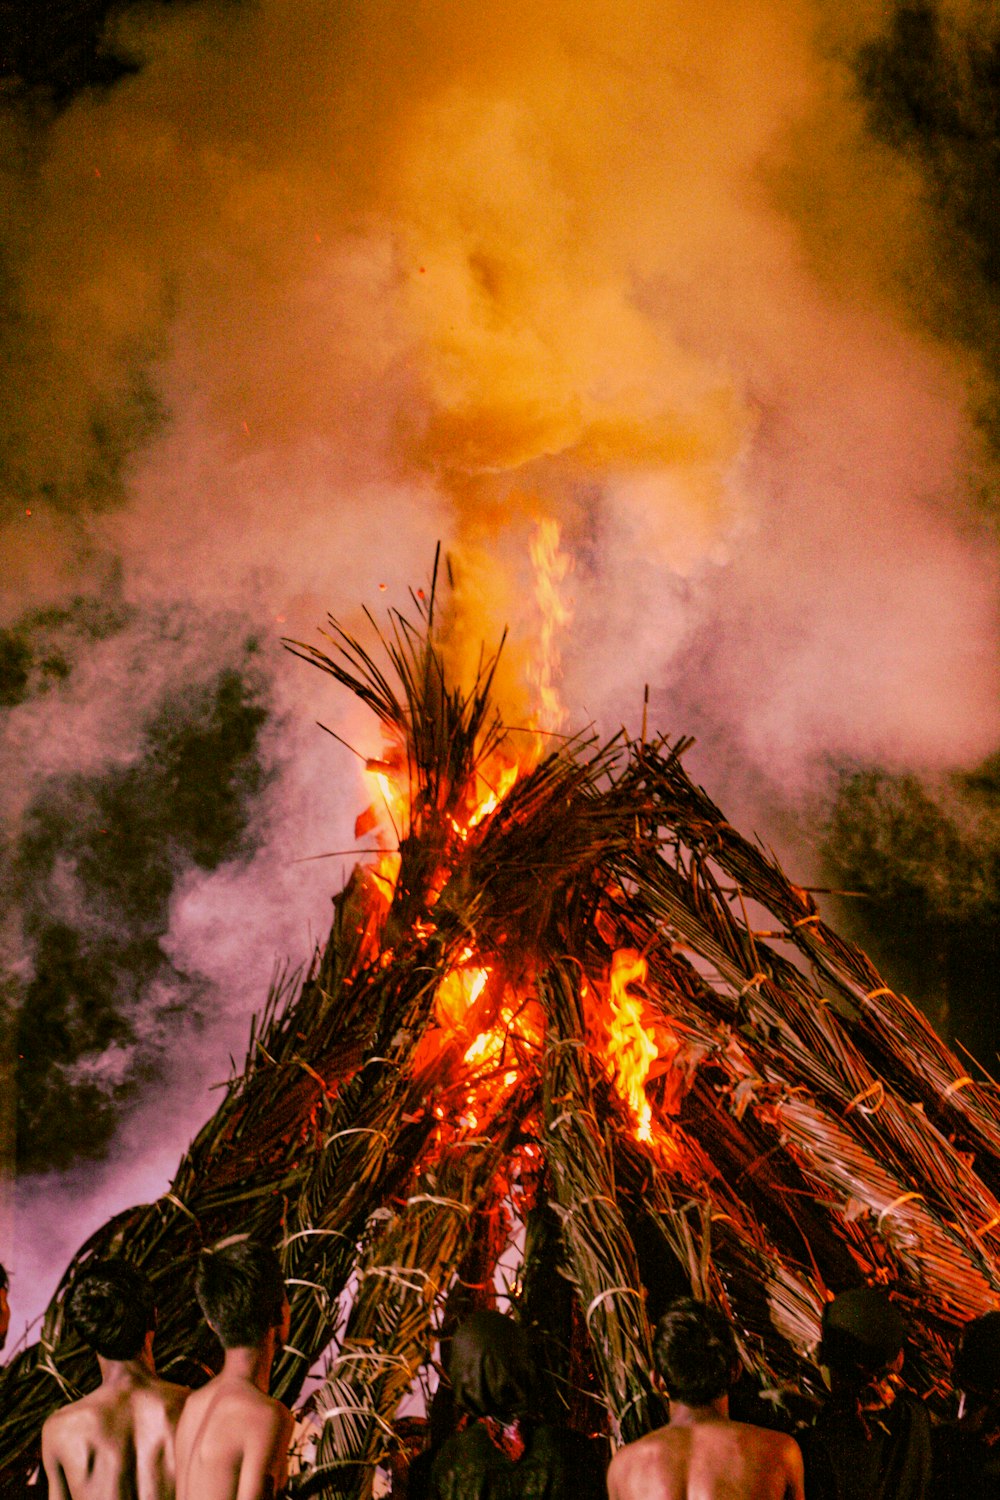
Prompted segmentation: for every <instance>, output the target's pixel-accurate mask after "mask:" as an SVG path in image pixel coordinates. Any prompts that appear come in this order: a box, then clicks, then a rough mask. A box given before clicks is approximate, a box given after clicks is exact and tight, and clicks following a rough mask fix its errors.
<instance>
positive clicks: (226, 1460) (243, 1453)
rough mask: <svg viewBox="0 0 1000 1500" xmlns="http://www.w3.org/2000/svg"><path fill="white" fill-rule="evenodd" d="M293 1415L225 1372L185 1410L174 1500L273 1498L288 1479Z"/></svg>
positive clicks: (242, 1379) (247, 1382) (249, 1381)
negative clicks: (175, 1497)
mask: <svg viewBox="0 0 1000 1500" xmlns="http://www.w3.org/2000/svg"><path fill="white" fill-rule="evenodd" d="M292 1428H293V1420H292V1415H291V1412H289V1411H288V1410H287V1408H286V1407H284V1406H282V1404H281V1402H280V1401H275V1400H273V1399H272V1397H270V1396H266V1395H265V1394H264V1393H263V1391H261V1390H260V1389H259V1388H258V1387H257V1385H256V1384H255V1383H254V1381H253V1380H252V1379H248V1378H246V1377H244V1376H243V1375H238V1374H227V1372H226V1371H225V1370H224V1371H223V1373H222V1374H221V1375H217V1376H216V1378H215V1379H214V1380H211V1381H209V1383H208V1385H206V1386H203V1387H202V1389H201V1390H200V1391H195V1393H194V1395H193V1396H191V1398H190V1400H189V1401H188V1404H187V1406H186V1408H185V1410H184V1416H183V1417H182V1419H181V1424H180V1428H179V1429H178V1433H177V1500H273V1497H274V1496H276V1495H279V1494H280V1493H281V1490H282V1489H283V1487H284V1485H285V1481H286V1479H287V1477H288V1445H289V1442H290V1441H291V1437H292Z"/></svg>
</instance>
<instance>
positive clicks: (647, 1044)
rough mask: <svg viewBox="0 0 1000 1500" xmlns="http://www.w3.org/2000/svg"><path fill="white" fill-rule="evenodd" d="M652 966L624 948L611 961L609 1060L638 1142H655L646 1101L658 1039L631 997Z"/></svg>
mask: <svg viewBox="0 0 1000 1500" xmlns="http://www.w3.org/2000/svg"><path fill="white" fill-rule="evenodd" d="M647 969H648V965H647V963H646V960H645V959H644V958H643V957H642V955H641V954H639V953H636V952H635V950H634V949H633V948H620V949H619V950H618V952H617V953H616V954H615V956H614V958H613V959H612V960H611V986H610V990H609V992H608V1004H609V1006H610V1009H611V1020H610V1021H609V1023H608V1060H609V1063H610V1065H611V1070H612V1076H613V1078H614V1083H615V1087H616V1088H617V1090H618V1092H619V1093H620V1094H621V1096H622V1098H623V1099H624V1100H625V1102H626V1103H627V1104H628V1106H629V1108H630V1109H631V1111H632V1113H633V1115H634V1116H635V1121H636V1131H635V1134H636V1139H637V1140H640V1141H651V1140H652V1139H653V1111H652V1107H651V1106H650V1103H649V1101H648V1099H647V1098H646V1079H647V1078H648V1076H649V1070H650V1067H651V1066H652V1064H653V1061H654V1059H655V1058H656V1056H657V1053H658V1048H657V1045H656V1038H655V1036H654V1035H653V1033H652V1031H647V1029H646V1027H645V1026H644V1025H643V1003H642V1001H641V1000H640V999H639V997H638V996H636V995H631V994H629V989H628V987H629V985H630V984H644V983H645V980H646V973H647Z"/></svg>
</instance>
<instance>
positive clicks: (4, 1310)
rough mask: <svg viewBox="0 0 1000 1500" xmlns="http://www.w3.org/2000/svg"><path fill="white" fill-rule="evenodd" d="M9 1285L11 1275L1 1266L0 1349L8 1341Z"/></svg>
mask: <svg viewBox="0 0 1000 1500" xmlns="http://www.w3.org/2000/svg"><path fill="white" fill-rule="evenodd" d="M9 1287H10V1277H9V1276H8V1275H7V1272H6V1269H5V1268H4V1267H3V1266H0V1349H2V1348H3V1346H4V1344H6V1342H7V1330H8V1328H9V1327H10V1303H9V1302H8V1301H7V1291H8V1288H9Z"/></svg>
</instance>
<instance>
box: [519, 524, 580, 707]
mask: <svg viewBox="0 0 1000 1500" xmlns="http://www.w3.org/2000/svg"><path fill="white" fill-rule="evenodd" d="M559 535H560V533H559V523H558V522H557V521H553V520H547V519H543V520H541V521H539V523H538V530H537V531H536V533H535V535H534V537H533V538H532V540H531V542H530V544H529V548H530V553H531V564H532V567H533V568H534V570H535V600H536V603H537V604H538V609H539V612H540V614H541V617H542V628H541V631H540V634H539V640H538V651H537V653H536V657H535V661H534V662H533V663H532V665H531V666H530V667H529V669H528V677H529V680H530V681H531V683H532V684H533V686H534V688H535V691H536V692H537V694H538V727H539V728H540V729H548V730H559V729H562V727H563V725H564V724H565V722H566V710H565V708H564V707H563V705H562V701H561V700H560V697H559V689H558V686H557V683H558V681H559V676H560V668H561V658H560V655H559V649H558V647H557V645H556V639H557V637H558V634H559V632H560V631H561V630H563V629H565V627H566V626H567V625H568V624H569V622H570V620H571V619H572V611H571V610H570V608H569V606H568V605H567V604H566V602H565V600H564V599H563V598H562V596H561V594H560V584H562V583H563V582H564V581H565V579H566V575H567V574H568V573H569V570H570V566H571V563H572V559H571V558H570V556H569V554H568V553H566V552H560V550H559Z"/></svg>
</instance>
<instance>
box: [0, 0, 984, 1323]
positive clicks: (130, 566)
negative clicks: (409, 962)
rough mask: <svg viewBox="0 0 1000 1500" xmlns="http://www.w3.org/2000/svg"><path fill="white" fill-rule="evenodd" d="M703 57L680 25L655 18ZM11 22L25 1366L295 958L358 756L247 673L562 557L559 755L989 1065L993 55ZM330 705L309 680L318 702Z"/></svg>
mask: <svg viewBox="0 0 1000 1500" xmlns="http://www.w3.org/2000/svg"><path fill="white" fill-rule="evenodd" d="M695 10H697V14H695ZM486 11H487V8H485V7H473V6H468V5H467V4H464V3H458V0H456V3H453V4H448V3H444V0H435V3H432V4H429V5H425V6H416V7H414V6H409V7H405V6H401V5H399V4H398V3H395V4H394V3H389V0H357V3H346V4H342V5H336V6H334V5H331V4H326V3H318V0H301V3H297V4H295V5H292V6H289V5H287V4H282V3H279V0H259V3H256V4H249V3H236V0H234V3H228V4H227V3H218V4H207V3H203V0H189V3H184V4H180V3H174V4H171V5H165V6H161V7H142V8H129V7H124V8H122V7H115V8H111V7H109V6H106V5H103V4H97V3H90V4H83V3H72V0H67V3H65V4H50V5H46V4H41V3H37V0H36V3H31V4H28V3H21V4H16V3H15V4H11V3H4V4H2V5H0V37H2V38H3V39H4V41H3V47H4V50H3V52H2V54H0V64H2V69H3V74H4V96H3V110H2V126H0V130H2V135H0V143H2V151H0V171H2V172H3V176H4V184H3V201H4V204H5V211H4V214H3V216H2V219H0V226H2V227H0V289H2V292H0V294H2V299H3V300H2V322H0V389H2V390H3V391H4V392H5V397H4V400H3V402H2V403H0V405H2V410H0V469H2V485H0V526H2V540H0V556H2V558H3V565H2V568H0V722H2V724H3V740H2V745H0V787H2V805H3V843H2V846H0V849H2V859H3V879H4V889H5V892H6V893H7V897H8V899H7V901H6V902H5V915H4V920H3V925H2V928H0V957H2V959H3V965H4V977H3V991H2V996H3V1004H4V1028H3V1048H4V1067H5V1069H7V1070H8V1071H9V1073H10V1076H11V1077H12V1079H13V1080H14V1082H13V1087H11V1088H8V1089H6V1090H5V1103H6V1113H5V1114H4V1112H3V1111H0V1116H2V1118H0V1143H2V1148H3V1155H4V1159H5V1161H6V1162H7V1163H8V1164H9V1166H10V1167H13V1166H14V1165H15V1163H16V1169H17V1175H18V1186H17V1192H16V1196H12V1195H11V1194H9V1193H8V1195H7V1200H6V1202H5V1205H4V1207H3V1213H2V1222H0V1236H2V1244H0V1258H2V1259H3V1261H4V1262H5V1263H6V1264H7V1265H8V1266H9V1267H10V1269H11V1271H12V1273H13V1278H14V1281H13V1284H14V1289H15V1294H17V1293H18V1288H20V1294H19V1295H15V1297H14V1302H15V1327H17V1326H18V1320H19V1319H20V1320H21V1321H22V1322H23V1319H24V1318H25V1317H27V1316H29V1315H30V1314H31V1313H33V1312H34V1311H37V1310H38V1309H39V1308H40V1306H41V1304H42V1303H43V1302H44V1300H45V1299H46V1298H47V1296H48V1295H49V1294H50V1292H51V1290H52V1289H53V1287H54V1284H55V1281H56V1280H57V1279H58V1276H59V1274H60V1273H61V1271H62V1269H63V1266H64V1265H65V1262H66V1260H67V1259H68V1257H69V1255H70V1253H72V1251H73V1250H74V1249H75V1248H76V1246H77V1244H78V1243H79V1241H80V1240H81V1239H82V1238H83V1236H84V1235H85V1234H86V1233H87V1232H89V1230H90V1229H91V1228H93V1227H94V1226H95V1225H96V1224H97V1223H99V1222H101V1221H102V1220H103V1219H104V1218H105V1217H106V1216H107V1215H108V1214H109V1213H110V1212H112V1211H114V1210H116V1209H117V1208H119V1207H121V1206H123V1205H125V1204H127V1203H129V1202H133V1201H138V1200H141V1199H143V1198H145V1197H147V1196H149V1195H150V1194H156V1193H158V1192H160V1191H162V1190H163V1187H164V1186H165V1184H166V1181H167V1179H168V1177H169V1173H170V1170H171V1168H172V1166H173V1164H174V1163H175V1161H176V1159H177V1157H178V1156H179V1154H180V1152H181V1151H182V1150H183V1148H184V1146H185V1145H186V1143H187V1141H188V1139H189V1137H190V1135H191V1134H192V1133H193V1131H194V1130H195V1129H196V1128H197V1126H198V1125H199V1124H200V1122H201V1121H202V1119H203V1118H205V1117H206V1116H207V1114H208V1113H209V1112H210V1111H211V1109H212V1108H213V1107H214V1103H213V1101H214V1099H215V1097H216V1096H214V1095H213V1094H212V1093H211V1092H210V1085H211V1084H212V1083H215V1082H218V1081H219V1080H220V1079H223V1078H225V1077H226V1075H227V1073H228V1071H229V1067H230V1062H229V1059H230V1056H233V1057H236V1058H239V1057H240V1056H241V1054H242V1050H243V1047H244V1045H245V1039H246V1034H247V1023H248V1017H249V1015H250V1013H251V1012H252V1011H253V1010H254V1009H255V1008H257V1007H258V1006H259V1005H260V1004H261V1003H262V1001H263V999H264V996H265V993H266V989H267V984H268V981H269V978H270V976H271V973H272V971H273V968H274V966H275V964H276V963H281V962H283V961H285V960H290V961H291V962H292V963H293V964H294V963H301V962H302V961H303V960H304V959H305V958H306V957H307V955H308V953H309V950H310V946H311V944H312V943H313V942H314V941H315V940H316V939H317V938H319V937H321V936H322V934H323V928H324V923H325V920H326V916H327V913H328V910H329V905H328V903H329V897H330V895H331V894H332V892H333V891H334V890H336V889H337V888H338V887H339V885H340V884H341V882H342V880H343V878H344V874H345V871H346V869H347V868H348V867H349V864H350V860H349V859H348V858H343V857H340V858H336V859H332V860H325V861H323V860H320V861H314V860H311V859H310V856H313V855H316V854H319V853H322V852H324V851H326V850H331V849H332V850H343V849H345V848H350V847H351V846H352V844H353V842H354V840H353V824H354V817H355V814H356V813H357V812H358V810H359V809H360V807H361V806H363V805H364V801H365V792H364V790H363V788H362V787H361V785H360V780H359V777H358V775H357V771H356V766H355V762H354V761H353V760H352V758H351V757H350V755H349V754H348V753H347V752H346V751H341V750H339V749H338V747H337V746H336V745H335V743H334V741H332V740H331V739H329V737H327V736H325V735H323V734H321V733H320V731H319V730H318V729H317V728H316V727H315V721H316V720H317V719H322V720H323V721H324V722H326V723H328V724H330V725H331V726H332V727H334V728H336V730H337V732H338V733H339V734H342V735H343V736H344V737H345V738H347V739H349V740H351V741H352V743H356V744H358V745H359V746H360V747H361V748H362V749H365V750H366V751H369V750H371V751H377V749H378V740H377V735H376V733H375V729H374V726H370V725H368V724H367V723H366V722H365V720H364V719H363V717H362V716H361V715H360V713H359V712H358V711H357V709H356V708H355V707H354V706H352V705H350V704H348V703H346V702H344V701H342V700H341V699H339V698H337V697H336V696H335V695H334V694H333V693H332V692H331V691H330V689H329V688H328V687H327V686H326V685H324V682H323V681H322V680H320V679H319V678H318V674H310V673H309V672H308V671H307V669H305V668H304V667H303V666H302V665H301V664H300V663H298V662H296V661H295V660H293V659H292V658H291V657H289V656H288V655H287V654H286V653H285V652H284V651H283V650H282V647H281V644H280V643H281V638H282V637H283V636H286V635H290V636H294V637H298V638H299V639H304V640H314V639H316V634H315V632H316V629H317V627H318V626H320V625H321V624H322V622H323V620H324V618H325V615H326V613H327V611H328V610H331V611H332V612H333V613H334V614H336V615H337V616H338V617H339V618H341V619H343V620H345V621H346V622H347V623H348V624H351V625H354V624H358V623H359V622H360V620H361V614H360V611H361V607H362V606H364V605H368V606H371V607H372V608H374V609H375V610H376V611H379V610H381V609H383V608H384V607H385V606H386V605H389V604H395V605H403V604H405V601H406V597H407V589H408V588H409V587H410V586H411V585H412V586H414V587H416V586H420V585H422V584H424V583H425V582H426V580H427V577H428V574H429V571H430V568H431V565H432V560H433V556H434V549H435V545H436V543H437V542H438V541H441V542H442V543H443V545H444V547H445V548H446V549H447V551H448V553H449V555H450V557H451V559H452V568H453V574H454V578H455V590H454V595H453V597H452V599H451V600H450V602H449V606H448V610H447V622H448V631H449V652H450V654H451V659H452V661H453V663H454V665H455V670H456V671H458V672H460V671H461V670H462V669H463V667H464V666H465V665H466V664H467V663H468V661H469V660H470V659H472V658H474V657H475V655H476V654H477V652H478V647H479V642H480V640H481V639H482V638H483V637H485V638H486V639H487V640H489V641H495V640H496V639H497V638H498V636H499V633H500V631H501V630H502V628H503V627H504V625H509V626H510V627H511V642H510V645H509V647H508V649H507V651H506V654H505V659H504V660H505V665H504V670H503V673H502V674H501V683H500V686H501V693H502V698H503V705H504V708H505V711H506V713H507V714H508V715H509V716H510V718H511V719H512V720H513V721H515V722H516V721H517V720H518V719H520V718H522V717H523V716H525V715H526V714H527V713H529V712H530V710H531V686H530V673H529V671H528V664H529V662H530V658H531V655H532V649H533V642H534V641H535V640H536V639H537V635H538V631H539V615H538V607H537V604H536V600H535V596H534V586H533V576H532V569H531V564H530V560H529V542H530V538H531V536H532V535H533V534H534V530H535V528H536V526H537V524H538V522H539V521H540V520H542V519H552V520H555V521H557V522H558V523H559V526H560V528H561V542H560V546H561V548H562V549H563V553H564V555H565V558H566V559H567V560H568V561H569V562H570V563H571V564H572V567H571V571H570V572H569V573H568V575H567V578H566V580H565V583H564V585H563V592H564V598H565V602H566V604H567V607H568V608H569V609H570V610H571V611H572V618H571V621H570V622H569V623H568V624H567V625H566V627H565V628H564V630H563V632H562V634H561V638H560V641H559V646H560V650H561V653H562V666H563V677H562V684H561V692H562V697H563V701H564V703H565V705H566V709H567V712H568V717H569V722H570V723H571V725H572V726H573V727H578V726H584V725H587V724H589V723H594V724H595V725H596V726H597V727H598V729H599V731H600V732H602V733H605V732H606V733H611V732H614V730H615V729H616V727H617V726H618V724H619V723H621V722H625V723H627V724H629V725H630V726H631V727H633V728H634V727H635V726H636V725H637V723H638V721H639V718H640V716H641V712H642V698H643V689H644V686H645V685H646V684H648V685H649V688H650V710H649V714H650V721H651V723H652V724H653V725H654V726H655V727H657V728H662V729H664V730H667V731H670V732H672V733H675V734H682V733H683V734H694V735H696V736H697V738H698V743H697V746H696V748H695V750H694V751H693V752H692V754H691V757H690V758H689V762H688V764H689V765H690V766H691V767H692V769H693V771H694V772H695V774H696V775H697V776H698V778H699V779H700V780H701V781H702V782H703V783H704V784H705V785H706V787H707V788H708V789H709V791H710V792H711V794H712V795H713V796H714V797H715V799H716V800H717V801H719V802H720V803H722V805H723V806H724V807H725V808H726V809H727V812H728V814H729V816H730V817H731V818H732V819H733V821H734V822H736V823H738V824H739V825H740V826H741V827H742V828H743V829H744V831H747V832H756V833H758V834H759V835H760V836H761V838H762V839H763V840H764V841H765V842H766V843H767V844H768V845H769V846H772V847H774V848H775V850H776V851H777V853H778V854H779V857H780V858H781V860H782V863H783V865H784V866H785V868H786V869H787V870H788V871H789V873H790V874H792V875H793V877H795V878H797V879H799V880H801V881H802V882H803V883H812V884H815V885H819V886H823V887H832V888H836V889H838V890H842V891H850V892H856V893H858V894H856V895H852V896H850V897H830V898H824V909H825V910H828V911H829V912H830V913H832V915H833V919H834V921H835V922H836V923H837V924H839V925H840V926H841V927H842V928H843V929H845V930H846V931H847V932H848V933H849V934H850V935H851V936H853V937H855V938H857V939H858V940H859V941H860V942H861V943H862V944H863V945H864V946H865V947H866V948H867V949H868V950H869V951H870V952H871V953H872V955H873V957H874V958H875V959H876V961H877V962H878V963H879V964H880V965H881V966H882V967H883V968H884V970H885V972H886V974H887V977H888V978H889V979H890V980H891V981H892V982H894V983H895V984H897V985H898V986H899V987H901V988H902V989H904V990H905V991H906V992H907V993H908V994H910V995H911V996H912V997H913V998H914V999H915V1000H916V1001H918V1003H920V1004H921V1005H922V1006H923V1007H924V1008H925V1009H926V1010H927V1012H928V1014H929V1015H930V1016H931V1017H932V1019H933V1020H934V1021H935V1024H937V1025H938V1026H939V1027H940V1029H941V1030H942V1031H943V1032H944V1033H945V1034H946V1035H947V1036H948V1037H949V1039H957V1040H958V1041H959V1042H960V1043H961V1044H962V1045H964V1046H966V1047H968V1048H969V1049H970V1051H971V1053H972V1054H973V1055H974V1057H975V1058H977V1059H978V1060H979V1062H980V1063H981V1064H982V1065H984V1066H985V1067H986V1068H987V1069H991V1070H994V1071H995V1069H996V1066H997V1050H998V1046H1000V1010H998V993H997V991H998V979H997V974H998V966H997V948H998V942H1000V703H998V694H997V686H998V681H997V665H998V644H1000V632H998V620H997V610H996V581H997V561H998V557H997V543H996V520H997V494H998V488H997V478H998V470H997V463H998V457H1000V406H998V399H997V391H998V386H997V378H998V374H1000V235H998V227H1000V226H998V214H1000V207H998V194H997V191H996V183H997V177H998V173H997V167H998V139H1000V137H998V129H997V124H998V122H997V108H998V103H997V101H998V98H1000V92H998V89H997V73H998V68H1000V33H998V32H997V31H996V29H995V21H994V20H991V13H990V11H989V8H988V7H985V6H982V5H976V4H969V3H948V4H940V5H905V6H904V5H894V4H886V5H881V4H878V3H875V0H872V3H867V0H865V3H861V0H858V3H856V4H854V5H850V4H847V5H845V4H842V3H833V0H830V3H821V0H811V3H807V0H787V3H779V0H760V3H753V0H732V3H728V4H723V3H713V4H710V5H706V6H703V7H698V8H694V7H690V6H688V5H685V4H682V3H678V4H676V5H670V4H663V3H657V4H645V3H639V0H627V3H625V4H618V5H614V6H612V5H605V4H603V3H593V0H592V3H589V4H587V3H563V4H555V5H553V6H551V7H545V8H544V14H543V15H540V14H539V13H538V12H539V7H538V6H537V5H535V4H528V3H526V0H525V3H517V0H515V3H509V4H501V5H498V6H492V7H489V8H488V14H487V13H486ZM313 677H316V678H317V680H315V681H314V680H313Z"/></svg>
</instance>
